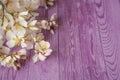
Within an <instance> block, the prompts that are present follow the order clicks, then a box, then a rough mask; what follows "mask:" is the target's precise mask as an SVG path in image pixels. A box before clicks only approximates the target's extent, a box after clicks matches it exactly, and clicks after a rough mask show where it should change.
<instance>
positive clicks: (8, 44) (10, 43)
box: [6, 40, 16, 48]
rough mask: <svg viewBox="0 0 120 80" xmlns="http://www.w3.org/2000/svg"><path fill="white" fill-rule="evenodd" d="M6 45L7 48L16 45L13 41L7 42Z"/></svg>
mask: <svg viewBox="0 0 120 80" xmlns="http://www.w3.org/2000/svg"><path fill="white" fill-rule="evenodd" d="M6 45H7V46H8V47H9V48H12V47H14V46H15V45H16V43H15V41H14V40H9V41H7V43H6Z"/></svg>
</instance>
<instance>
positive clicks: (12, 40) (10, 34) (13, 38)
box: [6, 27, 26, 48]
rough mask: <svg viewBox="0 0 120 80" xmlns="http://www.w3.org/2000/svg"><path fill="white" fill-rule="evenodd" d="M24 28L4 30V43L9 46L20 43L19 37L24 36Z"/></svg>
mask: <svg viewBox="0 0 120 80" xmlns="http://www.w3.org/2000/svg"><path fill="white" fill-rule="evenodd" d="M25 33H26V30H25V29H24V28H22V27H19V28H15V29H13V30H9V31H7V32H6V39H7V42H6V45H7V46H8V47H10V48H12V47H14V46H15V45H18V44H19V43H21V39H22V38H23V37H24V35H25Z"/></svg>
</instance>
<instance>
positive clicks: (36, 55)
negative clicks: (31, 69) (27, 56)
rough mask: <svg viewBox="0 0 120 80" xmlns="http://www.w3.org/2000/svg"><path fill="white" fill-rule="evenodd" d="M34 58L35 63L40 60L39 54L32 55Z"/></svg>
mask: <svg viewBox="0 0 120 80" xmlns="http://www.w3.org/2000/svg"><path fill="white" fill-rule="evenodd" d="M32 60H33V62H34V63H36V62H37V61H38V60H39V57H38V54H35V55H34V56H33V57H32Z"/></svg>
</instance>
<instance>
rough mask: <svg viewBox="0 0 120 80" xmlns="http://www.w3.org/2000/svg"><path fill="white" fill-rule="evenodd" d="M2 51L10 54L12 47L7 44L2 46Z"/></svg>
mask: <svg viewBox="0 0 120 80" xmlns="http://www.w3.org/2000/svg"><path fill="white" fill-rule="evenodd" d="M2 52H3V53H5V54H9V53H10V48H8V47H6V46H3V47H2Z"/></svg>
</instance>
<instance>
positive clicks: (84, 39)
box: [0, 0, 120, 80]
mask: <svg viewBox="0 0 120 80" xmlns="http://www.w3.org/2000/svg"><path fill="white" fill-rule="evenodd" d="M39 12H40V14H41V15H42V16H41V17H40V18H49V17H50V16H51V15H52V14H53V13H56V14H57V17H58V23H59V28H57V30H56V31H55V35H51V34H48V33H47V32H46V36H47V37H46V40H49V41H50V43H51V48H52V49H53V53H52V55H51V56H50V57H49V58H48V59H47V60H46V61H44V62H38V63H37V64H33V62H32V59H31V57H32V56H33V54H32V52H28V56H27V60H26V61H23V64H22V67H21V69H19V70H17V71H15V70H14V69H11V68H4V67H0V80H120V0H56V4H55V6H53V7H51V8H50V9H49V10H47V11H46V10H44V9H43V8H42V9H41V8H40V9H39Z"/></svg>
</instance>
